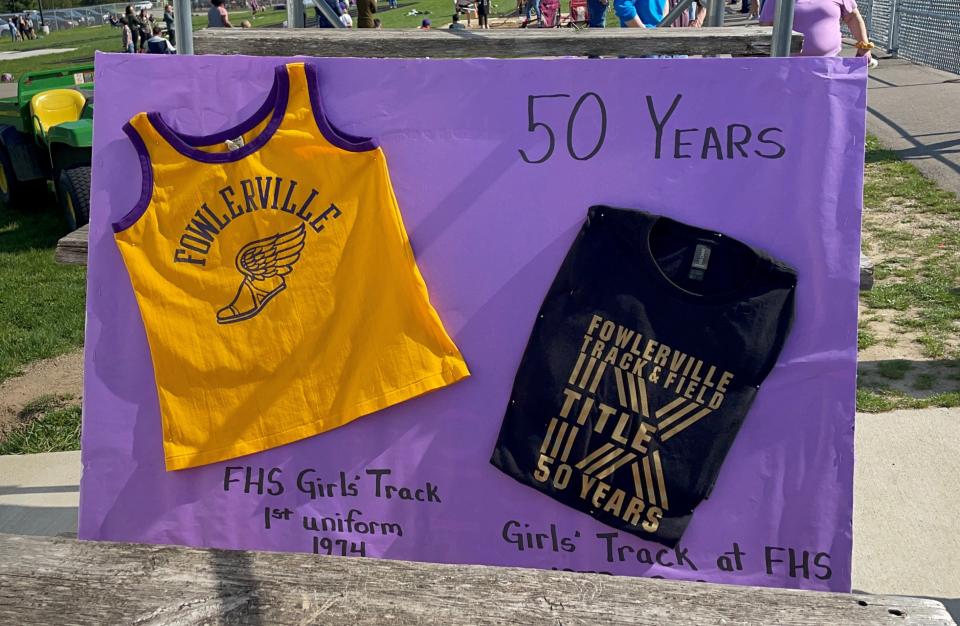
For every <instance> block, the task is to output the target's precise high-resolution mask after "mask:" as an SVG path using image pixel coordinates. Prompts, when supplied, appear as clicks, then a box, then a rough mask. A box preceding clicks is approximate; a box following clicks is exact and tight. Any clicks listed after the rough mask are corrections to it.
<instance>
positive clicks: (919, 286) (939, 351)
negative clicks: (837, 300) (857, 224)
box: [860, 137, 960, 359]
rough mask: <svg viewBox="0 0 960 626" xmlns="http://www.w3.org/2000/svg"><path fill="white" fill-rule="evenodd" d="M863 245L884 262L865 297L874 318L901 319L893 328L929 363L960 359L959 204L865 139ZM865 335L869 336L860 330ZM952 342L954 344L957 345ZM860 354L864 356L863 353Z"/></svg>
mask: <svg viewBox="0 0 960 626" xmlns="http://www.w3.org/2000/svg"><path fill="white" fill-rule="evenodd" d="M866 163H867V170H866V179H865V181H864V211H865V215H866V217H867V218H869V217H872V216H882V217H883V218H884V219H883V220H882V222H881V221H880V220H874V219H865V220H864V240H865V242H867V243H868V254H869V253H870V251H871V249H872V250H875V251H877V252H879V253H881V254H882V255H883V256H884V257H885V258H884V259H883V260H882V261H881V262H879V263H878V264H877V266H876V268H875V272H874V277H875V279H876V284H875V286H874V288H873V289H872V290H871V291H868V292H865V293H864V294H862V301H863V304H864V305H865V306H866V308H867V309H868V310H873V311H889V312H893V311H896V312H901V314H899V315H895V316H893V318H892V322H893V323H894V324H895V325H896V326H898V327H899V328H900V329H901V330H903V331H904V332H909V333H912V334H913V336H915V337H916V342H917V343H918V344H919V345H920V348H921V352H922V354H923V355H924V356H925V357H927V358H931V359H944V358H960V349H958V348H957V347H956V337H957V335H958V333H960V289H958V285H960V200H958V199H957V197H956V196H955V195H954V194H952V193H950V192H947V191H944V190H942V189H940V188H939V187H937V186H936V185H935V184H934V183H933V182H932V181H930V180H929V179H927V178H924V177H923V175H921V174H920V172H919V171H917V169H916V168H915V167H913V166H912V165H910V164H908V163H905V162H903V161H901V160H899V159H898V158H897V156H896V154H895V153H894V152H892V151H890V150H886V149H884V148H882V147H881V146H880V145H879V143H878V141H877V139H876V138H875V137H868V138H867V154H866ZM860 331H861V333H865V334H866V335H869V334H870V325H869V322H868V323H862V324H861V326H860ZM951 340H952V344H951ZM861 349H862V348H861Z"/></svg>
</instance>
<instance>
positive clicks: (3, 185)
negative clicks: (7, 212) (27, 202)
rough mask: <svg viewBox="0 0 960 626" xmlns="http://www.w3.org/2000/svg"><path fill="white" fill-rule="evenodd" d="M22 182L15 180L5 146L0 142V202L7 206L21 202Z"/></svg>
mask: <svg viewBox="0 0 960 626" xmlns="http://www.w3.org/2000/svg"><path fill="white" fill-rule="evenodd" d="M24 196H25V194H24V184H23V183H21V182H20V181H19V180H17V175H16V173H15V172H14V171H13V162H12V161H11V160H10V155H9V154H7V148H6V147H5V146H3V145H2V144H0V203H3V204H4V205H6V206H8V207H14V206H17V205H18V204H22V202H23V199H24Z"/></svg>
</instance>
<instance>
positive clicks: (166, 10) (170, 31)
mask: <svg viewBox="0 0 960 626" xmlns="http://www.w3.org/2000/svg"><path fill="white" fill-rule="evenodd" d="M163 23H164V24H166V25H167V37H169V38H170V45H171V46H175V45H177V31H176V20H175V19H174V17H173V5H172V4H168V5H167V6H165V7H163Z"/></svg>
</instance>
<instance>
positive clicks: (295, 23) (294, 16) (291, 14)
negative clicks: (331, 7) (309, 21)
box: [287, 0, 323, 28]
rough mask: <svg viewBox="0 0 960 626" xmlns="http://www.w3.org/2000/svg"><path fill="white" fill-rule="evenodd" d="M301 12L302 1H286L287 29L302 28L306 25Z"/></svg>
mask: <svg viewBox="0 0 960 626" xmlns="http://www.w3.org/2000/svg"><path fill="white" fill-rule="evenodd" d="M315 1H320V2H322V1H323V0H315ZM303 11H304V9H303V0H287V28H303V27H304V26H305V25H306V24H305V23H304V17H305V16H304V14H303Z"/></svg>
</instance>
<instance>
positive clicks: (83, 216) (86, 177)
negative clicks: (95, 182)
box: [57, 166, 90, 231]
mask: <svg viewBox="0 0 960 626" xmlns="http://www.w3.org/2000/svg"><path fill="white" fill-rule="evenodd" d="M57 190H58V194H59V198H58V201H59V202H60V208H61V210H62V211H63V217H64V219H66V221H67V226H69V227H70V230H71V231H74V230H76V229H78V228H80V227H81V226H83V225H84V224H86V223H87V222H88V221H90V168H89V167H88V166H81V167H74V168H71V169H69V170H63V171H62V172H60V181H59V184H58V185H57Z"/></svg>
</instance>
